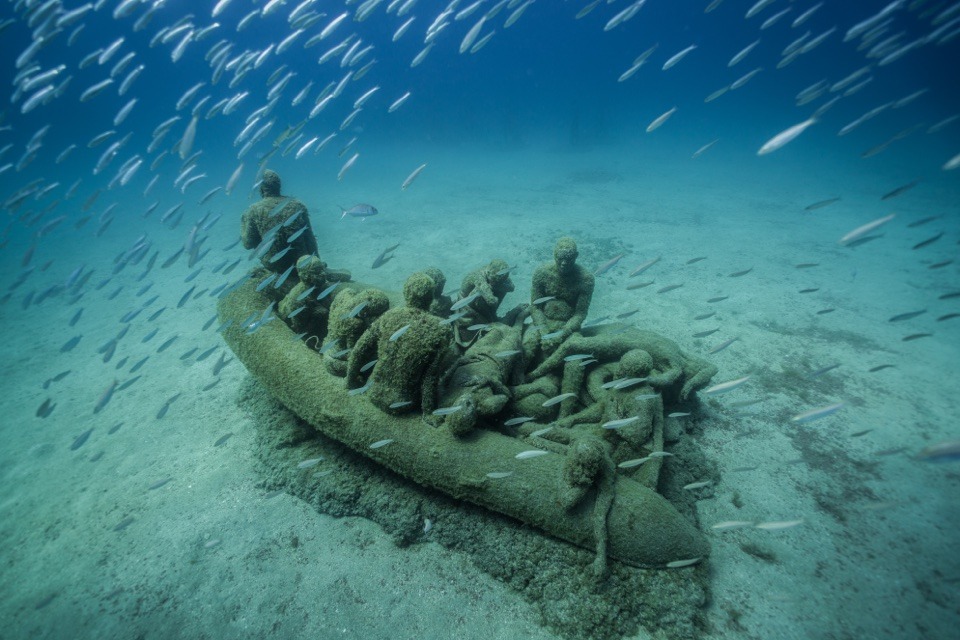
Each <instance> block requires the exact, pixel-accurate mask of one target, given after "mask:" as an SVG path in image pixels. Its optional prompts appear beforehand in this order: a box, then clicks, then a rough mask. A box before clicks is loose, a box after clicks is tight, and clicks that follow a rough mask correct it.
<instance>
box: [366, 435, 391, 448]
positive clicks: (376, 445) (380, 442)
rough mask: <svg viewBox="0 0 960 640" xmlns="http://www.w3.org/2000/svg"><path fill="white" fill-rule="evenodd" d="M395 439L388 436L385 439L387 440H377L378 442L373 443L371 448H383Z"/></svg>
mask: <svg viewBox="0 0 960 640" xmlns="http://www.w3.org/2000/svg"><path fill="white" fill-rule="evenodd" d="M393 441H394V440H393V438H387V439H385V440H377V441H376V442H374V443H371V445H370V448H371V449H379V448H381V447H385V446H387V445H388V444H390V443H392V442H393Z"/></svg>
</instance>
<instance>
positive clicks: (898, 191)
mask: <svg viewBox="0 0 960 640" xmlns="http://www.w3.org/2000/svg"><path fill="white" fill-rule="evenodd" d="M918 184H920V181H919V180H914V181H913V182H908V183H907V184H905V185H903V186H900V187H897V188H896V189H894V190H893V191H890V192H888V193H885V194H883V195H882V196H880V199H881V200H889V199H890V198H896V197H897V196H899V195H900V194H902V193H903V192H905V191H909V190H910V189H913V188H914V187H915V186H917V185H918Z"/></svg>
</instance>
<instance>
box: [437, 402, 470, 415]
mask: <svg viewBox="0 0 960 640" xmlns="http://www.w3.org/2000/svg"><path fill="white" fill-rule="evenodd" d="M461 409H463V405H461V404H458V405H454V406H452V407H440V408H439V409H434V410H433V412H432V413H433V415H435V416H448V415H450V414H452V413H456V412H457V411H460V410H461Z"/></svg>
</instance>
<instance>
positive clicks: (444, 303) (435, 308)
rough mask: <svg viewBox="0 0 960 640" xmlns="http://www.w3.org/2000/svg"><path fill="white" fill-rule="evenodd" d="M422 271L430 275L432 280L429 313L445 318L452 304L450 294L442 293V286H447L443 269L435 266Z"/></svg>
mask: <svg viewBox="0 0 960 640" xmlns="http://www.w3.org/2000/svg"><path fill="white" fill-rule="evenodd" d="M423 272H424V273H425V274H427V275H428V276H430V279H431V280H433V282H434V289H433V302H431V303H430V313H432V314H433V315H435V316H437V317H440V318H446V317H447V316H449V315H450V307H452V306H453V301H452V300H451V299H450V296H448V295H445V294H444V293H443V288H444V287H446V286H447V276H445V275H443V271H440V269H438V268H437V267H427V268H426V269H424V270H423Z"/></svg>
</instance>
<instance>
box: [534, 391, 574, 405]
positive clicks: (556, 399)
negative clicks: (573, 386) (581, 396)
mask: <svg viewBox="0 0 960 640" xmlns="http://www.w3.org/2000/svg"><path fill="white" fill-rule="evenodd" d="M576 395H577V394H575V393H573V392H568V393H561V394H560V395H558V396H553V397H552V398H550V399H548V400H545V401H544V402H543V405H542V406H544V407H552V406H553V405H555V404H559V403H561V402H563V401H564V400H567V399H569V398H573V397H575V396H576Z"/></svg>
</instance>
